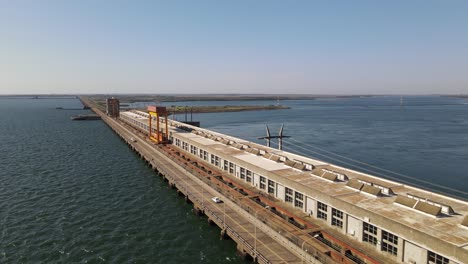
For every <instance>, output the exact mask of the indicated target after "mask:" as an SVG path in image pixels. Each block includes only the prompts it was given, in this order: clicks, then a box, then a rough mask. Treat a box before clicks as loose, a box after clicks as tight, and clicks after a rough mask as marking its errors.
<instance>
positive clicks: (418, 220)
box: [120, 111, 468, 264]
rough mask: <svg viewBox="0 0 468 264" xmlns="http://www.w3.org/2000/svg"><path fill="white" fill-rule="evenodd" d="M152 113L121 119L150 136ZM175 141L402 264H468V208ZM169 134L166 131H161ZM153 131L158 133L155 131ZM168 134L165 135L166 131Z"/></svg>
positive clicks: (288, 160)
mask: <svg viewBox="0 0 468 264" xmlns="http://www.w3.org/2000/svg"><path fill="white" fill-rule="evenodd" d="M148 118H149V115H148V114H147V113H145V112H141V111H127V112H121V113H120V119H121V120H123V121H125V122H126V123H128V124H130V125H132V126H133V127H135V128H138V129H141V130H142V131H148V129H149V126H148V123H149V122H148V121H149V120H148ZM168 125H169V129H168V131H169V135H168V137H169V140H170V143H171V144H173V145H174V146H175V147H177V148H178V149H180V151H181V152H185V153H187V154H189V155H194V156H196V157H199V158H200V159H203V160H204V161H206V162H208V163H210V164H212V165H213V166H216V167H217V168H219V169H221V170H223V171H225V172H226V173H229V174H230V175H232V176H233V177H236V178H238V179H239V180H241V181H243V182H245V183H246V184H248V185H250V186H252V187H254V188H256V189H258V190H259V191H261V192H264V193H265V194H268V195H271V196H273V197H275V198H276V199H278V200H280V201H282V202H283V203H284V205H285V206H286V207H290V208H293V209H298V210H301V211H302V212H303V213H304V214H307V215H309V216H310V217H312V218H314V219H317V220H320V221H323V223H325V224H327V225H328V226H330V227H331V228H333V229H335V230H336V231H338V232H340V233H342V234H343V235H346V237H348V238H351V239H352V240H354V241H356V242H359V243H364V244H367V245H370V246H371V248H373V249H375V252H377V253H378V254H381V255H382V256H383V257H385V258H391V259H392V260H394V261H396V262H401V263H417V264H419V263H430V264H432V263H437V264H439V263H440V264H449V263H450V264H461V263H467V262H468V202H467V201H464V200H462V199H456V198H452V197H449V196H445V195H441V194H436V193H433V192H430V191H427V190H424V189H421V188H416V187H413V186H409V185H407V184H403V183H399V182H396V181H390V180H386V179H382V178H379V177H376V176H372V175H369V174H365V173H362V172H358V171H354V170H350V169H347V168H343V167H340V166H336V165H333V164H329V163H327V162H323V161H319V160H315V159H311V158H308V157H304V156H300V155H297V154H294V153H290V152H286V151H281V150H277V149H273V148H268V147H265V146H262V145H259V144H256V143H253V142H249V141H246V140H243V139H239V138H235V137H231V136H228V135H224V134H221V133H217V132H213V131H210V130H207V129H203V128H199V127H194V126H190V125H187V124H184V123H181V122H177V121H172V120H169V121H168ZM161 129H164V128H161ZM152 131H153V132H155V129H154V128H153V129H152ZM161 131H163V130H161Z"/></svg>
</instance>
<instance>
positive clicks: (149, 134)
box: [148, 113, 153, 138]
mask: <svg viewBox="0 0 468 264" xmlns="http://www.w3.org/2000/svg"><path fill="white" fill-rule="evenodd" d="M148 114H149V113H148ZM151 119H153V117H152V116H151V114H149V118H148V120H149V133H148V137H149V138H151Z"/></svg>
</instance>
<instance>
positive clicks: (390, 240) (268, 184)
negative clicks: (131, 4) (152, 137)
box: [174, 138, 449, 264]
mask: <svg viewBox="0 0 468 264" xmlns="http://www.w3.org/2000/svg"><path fill="white" fill-rule="evenodd" d="M174 142H175V145H176V146H178V147H181V148H182V149H184V150H186V151H187V152H188V151H189V145H188V144H187V143H186V142H183V141H182V143H181V140H180V139H178V138H176V139H175V141H174ZM197 152H198V153H197ZM190 153H192V154H194V155H198V156H199V157H200V158H202V159H203V160H206V161H210V163H211V164H213V165H215V166H217V167H220V165H221V158H220V157H218V156H216V155H214V154H211V155H210V160H208V155H209V153H208V152H206V151H205V150H202V149H198V148H197V147H196V146H193V145H190ZM222 165H223V169H224V170H225V171H227V172H229V173H230V174H232V175H235V166H236V165H235V164H234V163H232V162H230V161H228V160H224V161H223V164H222ZM239 178H240V179H242V180H244V181H246V182H249V183H251V182H252V181H253V173H252V171H250V170H248V169H245V168H242V167H240V168H239ZM259 188H260V189H261V190H264V191H266V192H268V193H269V194H273V195H274V194H275V191H276V183H275V182H274V181H272V180H269V179H267V178H266V177H264V176H259ZM284 201H285V202H287V203H291V204H294V206H295V207H297V208H301V209H303V208H304V194H302V193H300V192H295V191H294V190H293V189H291V188H288V187H285V194H284ZM317 218H319V219H323V220H325V221H326V220H327V219H328V205H327V204H325V203H322V202H319V201H317ZM343 218H344V213H343V212H342V211H340V210H338V209H336V208H331V225H332V226H336V227H338V228H340V229H342V228H343ZM377 234H378V228H377V227H376V226H374V225H372V224H369V223H365V222H364V223H363V233H362V241H363V242H366V243H370V244H372V245H377V244H378V235H377ZM381 236H382V237H381V243H380V250H381V251H384V252H388V253H390V254H392V255H395V256H396V255H398V236H397V235H395V234H392V233H390V232H387V231H385V230H382V232H381ZM428 263H429V264H448V263H449V259H447V258H445V257H443V256H440V255H438V254H436V253H434V252H431V251H428Z"/></svg>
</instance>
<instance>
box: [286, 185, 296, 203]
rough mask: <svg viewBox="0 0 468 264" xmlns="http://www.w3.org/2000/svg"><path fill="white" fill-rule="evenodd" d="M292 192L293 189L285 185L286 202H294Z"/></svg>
mask: <svg viewBox="0 0 468 264" xmlns="http://www.w3.org/2000/svg"><path fill="white" fill-rule="evenodd" d="M293 193H294V191H293V190H292V189H289V188H288V187H285V193H284V201H285V202H287V203H293V202H294V199H293Z"/></svg>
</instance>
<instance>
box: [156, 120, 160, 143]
mask: <svg viewBox="0 0 468 264" xmlns="http://www.w3.org/2000/svg"><path fill="white" fill-rule="evenodd" d="M156 140H157V141H158V143H159V141H160V140H159V114H157V116H156Z"/></svg>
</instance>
